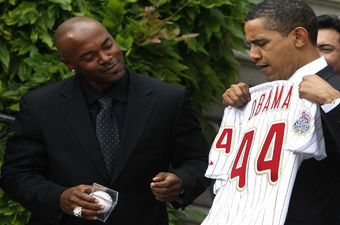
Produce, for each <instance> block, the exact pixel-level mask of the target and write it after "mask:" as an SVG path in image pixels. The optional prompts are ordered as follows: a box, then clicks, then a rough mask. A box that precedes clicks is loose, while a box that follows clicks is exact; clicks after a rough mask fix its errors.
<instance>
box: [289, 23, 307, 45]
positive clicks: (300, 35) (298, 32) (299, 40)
mask: <svg viewBox="0 0 340 225" xmlns="http://www.w3.org/2000/svg"><path fill="white" fill-rule="evenodd" d="M289 35H292V38H293V40H294V44H295V47H296V48H302V47H304V46H305V45H306V44H307V42H308V41H309V40H308V36H309V34H308V31H307V30H306V29H305V28H303V27H295V28H294V29H293V30H292V31H291V32H290V34H289Z"/></svg>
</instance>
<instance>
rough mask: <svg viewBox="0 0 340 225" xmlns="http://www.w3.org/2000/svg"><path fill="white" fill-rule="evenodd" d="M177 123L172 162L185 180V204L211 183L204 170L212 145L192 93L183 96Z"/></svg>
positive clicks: (174, 170)
mask: <svg viewBox="0 0 340 225" xmlns="http://www.w3.org/2000/svg"><path fill="white" fill-rule="evenodd" d="M180 105H181V107H180V110H179V112H178V116H177V120H176V123H175V127H174V137H173V138H174V140H173V145H172V156H171V165H172V168H173V172H174V173H175V174H176V175H177V176H179V177H180V178H181V179H182V181H183V183H184V194H183V196H182V199H183V201H182V203H181V204H180V205H178V204H174V206H175V207H185V206H186V205H188V204H190V203H191V202H192V201H193V200H194V199H195V198H196V197H198V196H199V195H200V194H201V193H202V192H203V191H204V190H205V189H206V188H207V186H208V185H209V182H210V181H209V179H207V178H205V176H204V174H205V171H206V169H207V166H208V153H209V146H208V144H207V142H206V140H205V138H204V136H203V134H202V131H201V128H200V125H199V123H198V121H197V119H196V118H195V116H194V112H193V108H192V105H191V103H190V99H189V96H188V93H187V92H185V93H184V95H183V98H182V100H181V104H180Z"/></svg>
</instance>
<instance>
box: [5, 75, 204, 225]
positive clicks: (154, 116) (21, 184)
mask: <svg viewBox="0 0 340 225" xmlns="http://www.w3.org/2000/svg"><path fill="white" fill-rule="evenodd" d="M127 71H128V73H129V91H128V99H127V110H126V116H125V118H126V121H125V123H124V124H125V126H124V127H123V129H122V137H121V149H120V151H119V153H118V158H117V159H118V160H117V162H116V164H115V166H114V174H113V175H112V177H110V176H108V174H107V172H106V169H105V166H104V160H103V157H102V155H101V152H100V149H99V144H98V141H97V139H96V135H95V130H94V128H93V126H92V124H91V120H90V115H89V110H88V108H87V105H86V102H85V99H84V96H83V93H82V91H81V88H80V83H79V77H77V75H76V76H73V77H70V78H68V79H66V80H63V81H60V82H58V83H55V84H53V85H50V86H47V87H44V88H40V89H38V90H35V91H32V92H30V93H28V94H26V95H25V96H24V97H22V99H21V102H20V104H21V105H20V106H21V107H20V112H19V113H18V115H17V119H16V124H15V126H16V130H15V135H14V136H13V137H11V138H10V139H9V141H8V149H7V151H6V155H5V163H4V165H3V167H2V178H1V186H2V188H3V189H4V190H5V192H7V193H8V194H9V195H10V196H11V197H12V198H13V199H14V200H16V201H18V202H20V203H21V204H22V205H23V206H24V207H25V208H26V209H28V210H30V211H31V212H32V216H31V220H30V223H29V224H37V225H38V224H39V225H40V224H52V223H53V224H57V223H60V224H63V225H68V224H70V225H71V224H72V225H74V224H102V223H101V222H99V221H85V220H82V219H78V218H76V217H74V216H68V215H64V214H62V213H60V209H59V198H60V195H61V193H62V192H63V191H64V190H65V189H66V188H68V187H72V186H75V185H79V184H92V183H93V182H96V183H99V184H101V185H104V186H106V187H109V188H111V189H114V190H116V191H118V192H119V200H118V205H117V207H116V208H115V210H114V211H113V213H112V215H111V216H110V218H109V219H108V221H107V222H106V224H115V225H123V224H126V225H135V224H145V225H165V224H168V218H167V212H166V205H165V204H164V203H161V202H158V201H156V200H155V198H154V196H153V194H152V193H151V191H150V182H151V179H152V178H153V177H154V176H155V175H156V174H157V173H158V172H161V171H168V169H169V164H170V163H171V166H172V168H173V172H174V173H176V174H177V175H178V176H179V177H180V178H182V180H183V181H184V195H183V199H184V204H183V206H185V205H187V204H189V203H191V202H192V200H193V199H194V198H196V197H197V196H198V195H199V194H200V193H202V192H203V191H204V190H205V188H206V186H207V179H206V178H204V173H205V170H206V167H207V155H208V151H209V147H208V146H207V143H206V141H205V139H204V137H203V136H202V133H201V130H200V127H199V124H198V122H197V120H196V119H195V118H194V115H193V110H192V107H191V104H190V103H189V97H188V94H187V92H186V91H185V90H184V89H181V88H179V87H176V86H174V85H170V84H166V83H164V82H161V81H158V80H156V79H154V78H150V77H146V76H142V75H139V74H136V73H135V72H133V71H131V70H129V69H128V68H127Z"/></svg>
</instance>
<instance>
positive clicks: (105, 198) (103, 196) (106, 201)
mask: <svg viewBox="0 0 340 225" xmlns="http://www.w3.org/2000/svg"><path fill="white" fill-rule="evenodd" d="M91 195H92V196H93V197H95V198H96V199H98V201H99V203H98V204H100V205H103V206H105V208H104V209H103V210H102V212H101V213H106V212H107V211H109V209H110V207H111V206H112V198H111V196H110V195H109V194H108V193H106V192H104V191H95V192H93V193H92V194H91Z"/></svg>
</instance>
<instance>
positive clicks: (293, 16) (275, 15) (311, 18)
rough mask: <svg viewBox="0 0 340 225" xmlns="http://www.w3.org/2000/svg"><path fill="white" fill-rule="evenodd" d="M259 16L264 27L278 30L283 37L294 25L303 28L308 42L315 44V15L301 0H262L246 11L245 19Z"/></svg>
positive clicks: (316, 32)
mask: <svg viewBox="0 0 340 225" xmlns="http://www.w3.org/2000/svg"><path fill="white" fill-rule="evenodd" d="M261 17H263V18H264V27H265V28H266V29H268V30H275V31H278V32H279V33H280V34H281V35H282V36H285V37H286V36H288V34H289V33H290V32H291V31H292V30H293V29H294V28H296V27H303V28H305V29H306V30H307V32H308V34H309V35H308V36H309V40H310V42H311V43H312V44H313V45H316V38H317V35H318V23H317V17H316V15H315V13H314V11H313V9H312V8H311V7H310V6H309V5H307V4H306V3H305V2H304V1H303V0H264V1H262V2H260V3H259V4H257V5H255V6H254V7H253V8H252V9H251V10H250V11H249V12H248V14H247V16H246V21H249V20H253V19H257V18H261Z"/></svg>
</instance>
